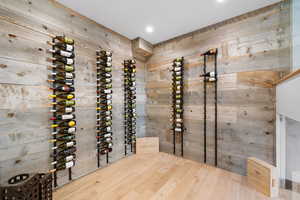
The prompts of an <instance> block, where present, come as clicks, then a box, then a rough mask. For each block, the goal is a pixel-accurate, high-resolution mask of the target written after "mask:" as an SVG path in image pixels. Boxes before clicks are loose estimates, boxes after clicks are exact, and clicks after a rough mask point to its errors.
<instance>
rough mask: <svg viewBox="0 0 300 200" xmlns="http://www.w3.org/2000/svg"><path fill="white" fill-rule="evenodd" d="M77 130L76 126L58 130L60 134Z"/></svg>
mask: <svg viewBox="0 0 300 200" xmlns="http://www.w3.org/2000/svg"><path fill="white" fill-rule="evenodd" d="M75 132H76V127H71V128H62V129H60V130H59V131H58V134H65V135H66V134H71V133H75Z"/></svg>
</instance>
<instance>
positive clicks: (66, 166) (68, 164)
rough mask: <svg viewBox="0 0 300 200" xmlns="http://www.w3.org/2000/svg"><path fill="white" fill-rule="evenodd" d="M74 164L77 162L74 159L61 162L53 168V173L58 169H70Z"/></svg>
mask: <svg viewBox="0 0 300 200" xmlns="http://www.w3.org/2000/svg"><path fill="white" fill-rule="evenodd" d="M74 165H75V162H74V161H73V160H72V161H70V162H67V163H63V164H60V165H58V166H56V168H55V169H53V170H50V172H51V173H53V172H56V171H60V170H64V169H69V168H71V167H73V166H74Z"/></svg>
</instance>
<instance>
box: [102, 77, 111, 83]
mask: <svg viewBox="0 0 300 200" xmlns="http://www.w3.org/2000/svg"><path fill="white" fill-rule="evenodd" d="M100 81H101V82H103V83H111V82H112V80H111V79H110V78H100Z"/></svg>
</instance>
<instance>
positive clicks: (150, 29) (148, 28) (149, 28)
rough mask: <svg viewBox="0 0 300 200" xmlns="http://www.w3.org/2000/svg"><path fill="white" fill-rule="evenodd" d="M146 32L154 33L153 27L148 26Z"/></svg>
mask: <svg viewBox="0 0 300 200" xmlns="http://www.w3.org/2000/svg"><path fill="white" fill-rule="evenodd" d="M145 30H146V32H147V33H153V32H154V28H153V26H150V25H149V26H146V29H145Z"/></svg>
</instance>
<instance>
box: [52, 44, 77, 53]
mask: <svg viewBox="0 0 300 200" xmlns="http://www.w3.org/2000/svg"><path fill="white" fill-rule="evenodd" d="M48 44H50V45H51V46H53V47H54V48H58V49H60V50H64V51H74V46H73V45H70V44H66V43H64V42H56V43H52V42H48Z"/></svg>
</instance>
